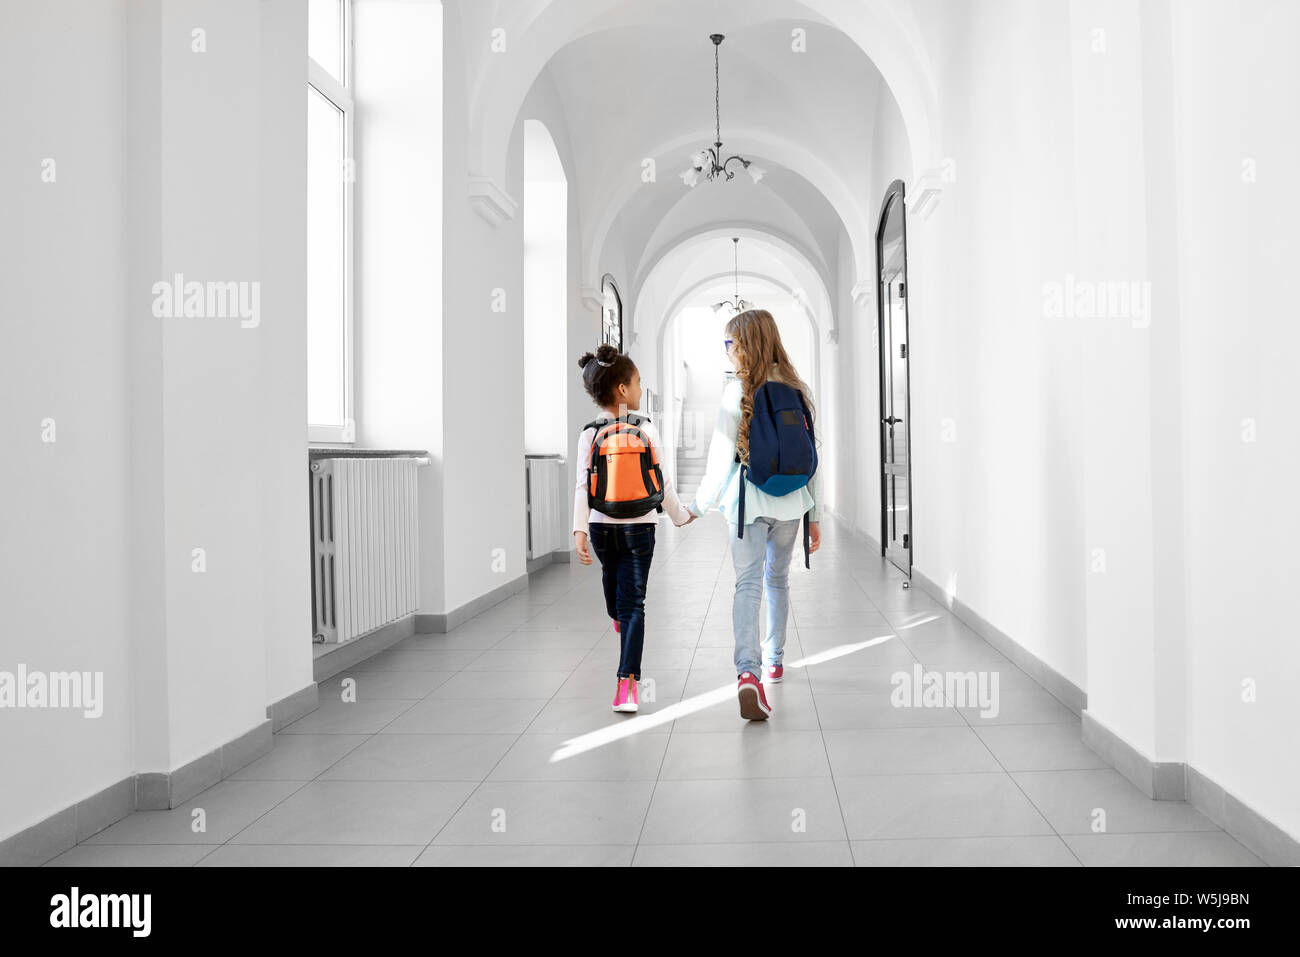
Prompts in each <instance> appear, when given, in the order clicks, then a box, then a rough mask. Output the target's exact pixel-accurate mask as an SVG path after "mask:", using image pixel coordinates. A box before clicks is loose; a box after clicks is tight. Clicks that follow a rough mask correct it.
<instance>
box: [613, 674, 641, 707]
mask: <svg viewBox="0 0 1300 957" xmlns="http://www.w3.org/2000/svg"><path fill="white" fill-rule="evenodd" d="M636 709H637V703H636V678H619V679H618V690H616V691H615V692H614V710H615V711H620V712H631V711H635V710H636Z"/></svg>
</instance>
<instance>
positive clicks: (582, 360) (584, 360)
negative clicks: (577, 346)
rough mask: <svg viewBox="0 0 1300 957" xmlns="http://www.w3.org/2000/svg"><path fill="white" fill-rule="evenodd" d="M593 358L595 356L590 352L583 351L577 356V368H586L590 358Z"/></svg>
mask: <svg viewBox="0 0 1300 957" xmlns="http://www.w3.org/2000/svg"><path fill="white" fill-rule="evenodd" d="M594 358H596V357H595V355H593V354H592V353H590V352H584V353H583V354H582V355H581V356H579V357H578V368H579V369H585V368H587V365H588V364H589V363H590V362H591V360H592V359H594Z"/></svg>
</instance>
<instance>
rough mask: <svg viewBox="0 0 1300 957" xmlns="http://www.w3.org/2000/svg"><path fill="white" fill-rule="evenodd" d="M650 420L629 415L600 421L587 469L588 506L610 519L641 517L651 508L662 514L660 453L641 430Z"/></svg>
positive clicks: (590, 425) (593, 425)
mask: <svg viewBox="0 0 1300 957" xmlns="http://www.w3.org/2000/svg"><path fill="white" fill-rule="evenodd" d="M649 421H650V420H649V418H646V417H644V416H637V415H631V414H629V415H626V416H623V417H621V418H617V419H597V420H596V421H595V422H588V423H587V424H586V425H584V426H583V427H582V428H583V431H586V430H587V429H595V430H596V434H595V435H594V436H593V437H592V440H591V465H590V467H589V468H588V469H587V504H588V505H590V506H591V508H592V509H593V510H595V511H597V512H600V513H601V514H603V515H608V516H609V517H610V518H638V517H640V516H642V515H645V514H646V513H647V512H649V511H650V510H651V509H658V510H659V511H661V512H662V511H663V510H664V508H663V504H662V502H663V500H664V475H663V472H662V471H661V470H660V468H659V454H658V452H656V451H655V447H654V446H653V445H651V444H650V439H649V437H648V436H647V435H646V434H645V432H644V431H643V430H642V429H641V423H643V422H649Z"/></svg>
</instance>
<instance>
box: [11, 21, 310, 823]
mask: <svg viewBox="0 0 1300 957" xmlns="http://www.w3.org/2000/svg"><path fill="white" fill-rule="evenodd" d="M76 14H77V15H75V16H69V15H68V11H67V9H66V8H64V7H61V8H59V10H58V13H57V14H50V13H48V12H47V11H46V10H45V9H44V8H43V7H40V6H32V5H21V6H9V7H6V8H5V12H4V17H5V20H6V22H5V25H4V29H3V30H0V33H2V34H3V35H4V36H5V37H6V38H8V37H13V38H15V39H16V40H17V41H18V42H17V43H15V44H6V49H5V57H4V62H5V68H6V70H8V69H13V70H15V71H16V72H15V77H16V78H17V79H13V80H11V81H10V83H9V84H8V85H9V86H10V87H11V88H15V89H16V88H22V89H26V90H29V91H31V94H30V96H24V97H21V98H20V99H21V100H22V104H21V105H20V106H16V107H15V109H16V110H17V111H18V112H17V114H16V122H15V123H14V128H15V130H16V133H15V142H17V143H20V144H23V147H24V148H23V149H20V150H8V149H7V150H6V151H5V162H6V163H8V162H14V163H16V168H15V169H13V170H12V171H9V170H6V173H9V172H12V175H6V176H5V177H4V180H5V183H6V186H8V185H9V184H15V186H14V189H15V199H16V200H17V203H16V204H15V207H14V208H16V209H19V210H24V211H26V213H25V216H26V219H25V221H24V222H23V223H22V226H21V228H20V229H18V230H17V231H12V232H6V234H5V236H6V239H5V242H6V243H12V244H13V246H14V248H13V250H12V253H13V254H12V255H6V256H5V257H4V259H5V265H6V269H9V268H14V267H18V268H17V269H16V271H15V272H14V274H13V275H12V276H8V275H7V276H6V280H5V289H6V296H7V298H6V305H5V308H6V320H5V324H4V329H5V335H6V337H7V338H8V337H15V338H14V342H13V345H14V348H8V347H7V348H5V350H4V355H5V357H6V360H9V358H10V357H13V358H14V359H19V360H21V362H22V365H20V366H18V367H17V368H14V369H13V370H12V371H10V370H6V373H5V375H4V376H3V378H4V380H5V381H6V383H10V384H12V386H13V387H14V389H15V391H14V394H13V395H12V396H6V397H7V398H9V400H10V403H11V408H13V409H15V410H18V413H19V414H17V415H15V416H13V417H12V419H11V418H10V417H9V416H6V424H8V423H9V422H10V421H12V422H13V423H14V427H15V430H16V431H15V434H14V435H12V436H9V435H6V439H9V440H10V446H11V447H12V448H13V449H15V450H18V454H19V455H20V460H19V461H20V466H19V467H16V468H13V469H10V470H7V472H8V474H7V476H6V481H7V482H10V481H12V482H15V483H22V485H24V486H25V485H26V484H27V483H29V482H30V483H31V484H30V487H17V488H13V489H12V494H10V493H11V490H10V489H8V488H6V490H5V491H6V494H5V500H6V501H9V502H22V503H23V505H24V507H23V510H22V512H21V513H19V514H17V515H15V524H14V525H13V526H10V523H9V521H8V520H6V526H7V527H13V528H15V529H16V533H15V534H12V535H10V534H6V536H5V537H4V544H3V545H2V546H0V547H2V548H3V549H4V550H5V551H4V554H5V567H6V572H7V574H6V575H5V582H4V586H3V587H4V589H5V592H4V601H5V604H6V606H7V608H8V609H9V612H8V613H9V614H10V615H11V619H10V623H9V625H8V626H7V628H6V633H5V637H4V639H3V642H2V643H0V667H3V668H5V669H6V670H11V669H12V668H13V667H14V666H16V664H17V663H19V662H22V663H24V664H27V665H28V667H29V668H40V669H43V670H68V669H72V670H82V671H87V670H89V671H103V672H104V682H105V702H104V715H103V717H102V718H99V719H97V720H87V719H84V718H81V717H80V716H79V715H76V714H74V713H72V712H67V711H55V710H44V711H15V712H8V711H7V712H6V714H5V718H4V721H3V722H2V723H0V734H3V735H4V742H3V751H4V754H5V756H6V762H7V776H8V777H10V778H11V779H12V780H14V781H19V782H22V786H21V787H14V788H5V789H4V792H3V795H0V836H4V835H8V834H10V833H13V832H15V831H18V830H21V829H23V828H24V827H26V826H28V825H30V824H32V823H35V822H36V821H38V820H41V819H43V818H45V817H47V816H49V815H50V814H52V813H54V812H55V811H57V810H59V809H61V808H64V807H67V806H68V805H70V804H72V803H74V802H76V801H78V800H81V799H84V798H86V797H89V796H90V795H92V794H94V793H96V792H98V791H100V790H102V789H103V788H106V787H108V786H110V785H112V784H115V783H117V782H118V781H120V780H121V779H123V778H125V777H128V776H130V775H132V774H134V773H138V772H150V771H170V770H174V769H176V768H177V767H180V766H182V765H184V764H186V763H188V762H189V761H192V760H194V759H196V758H198V757H200V756H202V755H204V754H206V753H207V752H209V751H211V750H213V749H214V748H217V747H219V746H221V745H223V744H226V743H228V742H230V741H231V740H232V739H234V738H237V737H239V736H240V735H242V734H244V733H245V732H248V731H250V730H253V729H254V728H257V727H258V726H260V725H263V724H264V723H265V721H266V708H267V705H268V704H270V703H271V702H272V701H274V700H276V699H277V698H280V697H283V696H285V695H287V694H290V693H293V692H295V691H298V690H300V689H301V688H303V687H304V686H306V685H307V684H309V683H310V680H311V645H310V622H309V605H308V602H309V594H310V586H309V578H308V567H307V563H306V562H305V561H304V560H303V553H304V547H303V546H304V545H305V543H304V541H303V538H302V535H303V533H304V531H305V528H304V527H303V523H302V522H301V517H302V516H303V515H304V514H305V511H306V483H305V482H304V481H303V478H304V477H305V474H304V471H305V468H306V456H305V451H306V441H305V415H306V391H305V356H306V326H305V314H304V312H303V292H304V290H305V282H306V273H305V267H304V259H303V250H302V248H301V241H300V237H301V236H302V231H303V228H304V223H305V217H304V215H303V207H302V203H303V195H304V190H305V183H304V172H303V163H302V156H303V150H304V148H305V120H304V117H303V115H302V112H303V111H302V102H303V89H302V83H303V71H302V70H301V69H300V68H299V67H298V66H297V64H299V63H303V62H304V60H303V58H304V57H305V56H306V21H305V5H303V4H302V3H301V2H300V0H289V2H285V3H280V4H275V5H269V4H260V3H258V2H256V0H240V2H233V3H231V2H226V3H218V2H215V0H209V2H198V0H191V2H176V3H173V2H170V0H169V2H168V3H166V4H161V3H156V2H154V3H146V2H140V3H133V4H130V5H117V6H110V5H105V4H97V3H87V4H84V5H79V8H78V10H77V11H76ZM196 25H201V26H202V27H203V28H204V29H205V30H206V31H207V40H208V47H207V50H206V52H204V53H198V52H192V50H191V42H192V30H194V29H195V27H196ZM230 37H241V38H244V40H243V42H239V43H230V42H227V41H228V38H230ZM42 38H44V39H42ZM28 51H30V52H28ZM87 69H90V70H91V74H92V75H95V76H100V77H103V78H105V81H104V82H99V83H90V84H88V83H86V82H85V76H86V75H87V73H86V70H87ZM113 78H116V80H114V79H113ZM123 94H125V97H124V95H123ZM214 131H215V133H216V135H214ZM45 156H52V157H54V158H55V159H56V161H57V162H58V180H57V182H56V183H54V184H41V183H40V180H39V169H40V167H39V163H40V159H41V158H42V157H45ZM10 157H12V160H11V159H10ZM33 174H34V175H33ZM29 183H31V184H35V188H34V189H33V188H31V187H29V186H28V185H26V184H29ZM10 237H12V238H10ZM175 273H182V274H183V275H184V276H185V277H186V278H187V280H198V281H201V282H208V281H212V282H218V281H220V282H225V281H231V282H248V283H253V282H256V283H260V290H261V301H260V316H259V317H257V322H256V324H255V325H252V326H249V327H247V328H245V327H243V326H242V324H241V320H240V319H239V318H174V317H170V316H164V317H161V318H160V317H157V316H155V315H154V313H153V311H152V306H153V299H154V292H153V290H152V284H153V283H154V282H156V281H159V280H162V279H164V278H168V277H170V276H172V275H173V274H175ZM10 308H16V311H14V312H12V313H11V312H9V310H10ZM20 316H21V317H22V320H23V321H22V322H21V323H20V322H19V321H17V320H18V318H19V317H20ZM33 357H37V361H33ZM6 364H7V365H8V364H9V362H8V361H7V363H6ZM24 409H26V410H27V411H26V412H23V411H22V410H24ZM44 410H52V411H44ZM38 413H39V415H38ZM45 416H53V417H55V419H56V422H57V436H58V441H57V442H56V443H54V444H52V445H42V444H40V443H39V435H40V433H39V423H40V419H41V418H43V417H45ZM28 419H32V420H33V421H34V423H35V424H34V425H33V426H32V428H31V429H28V428H27V427H25V426H24V424H23V423H24V422H25V421H27V420H28ZM33 436H35V437H36V439H35V440H34V439H33ZM196 548H202V549H204V552H205V561H206V570H205V571H203V572H202V573H201V574H200V573H196V572H195V571H194V570H192V569H193V565H192V562H193V556H192V551H193V549H196Z"/></svg>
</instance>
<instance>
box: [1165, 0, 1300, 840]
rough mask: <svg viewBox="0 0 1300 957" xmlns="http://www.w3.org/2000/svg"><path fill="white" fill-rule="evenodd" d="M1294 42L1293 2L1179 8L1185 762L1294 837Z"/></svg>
mask: <svg viewBox="0 0 1300 957" xmlns="http://www.w3.org/2000/svg"><path fill="white" fill-rule="evenodd" d="M1296 36H1300V8H1297V6H1296V5H1295V4H1293V3H1287V2H1282V0H1278V2H1258V0H1257V2H1251V3H1247V4H1244V5H1237V6H1235V7H1232V8H1226V7H1223V6H1221V5H1219V4H1215V3H1210V2H1201V0H1196V2H1187V3H1182V2H1180V3H1177V4H1174V5H1173V49H1174V64H1173V66H1174V83H1175V91H1176V92H1175V99H1174V106H1175V110H1174V122H1175V126H1176V131H1177V134H1176V136H1177V139H1176V142H1177V165H1176V168H1175V170H1174V172H1173V177H1174V181H1175V182H1176V184H1177V193H1178V203H1179V214H1180V243H1179V248H1178V252H1179V275H1180V279H1181V285H1180V290H1179V293H1180V295H1179V300H1180V303H1181V317H1180V319H1181V321H1180V323H1179V326H1180V329H1181V332H1182V353H1181V355H1182V361H1181V373H1182V380H1183V402H1182V404H1181V409H1182V417H1181V424H1182V427H1183V431H1184V435H1185V436H1186V445H1185V450H1186V452H1185V458H1184V461H1183V468H1184V469H1185V482H1186V485H1185V493H1186V502H1185V506H1184V514H1185V517H1186V538H1185V546H1184V547H1185V556H1186V598H1187V640H1188V646H1189V652H1188V657H1189V662H1188V673H1187V678H1188V690H1187V720H1188V755H1187V758H1188V761H1189V763H1190V764H1191V765H1192V766H1193V767H1195V768H1197V769H1198V770H1200V771H1201V772H1203V773H1204V774H1207V775H1209V777H1210V778H1212V779H1213V780H1215V781H1217V782H1219V783H1220V784H1222V785H1223V786H1224V787H1225V788H1227V789H1228V790H1229V791H1230V792H1232V793H1234V794H1236V795H1237V796H1238V797H1240V798H1242V799H1243V800H1246V801H1247V803H1249V804H1252V805H1253V806H1254V807H1255V808H1256V809H1257V810H1258V811H1260V812H1261V813H1263V814H1265V815H1266V816H1268V817H1270V818H1271V819H1272V820H1273V821H1275V822H1277V823H1278V824H1280V825H1282V826H1283V827H1284V828H1286V829H1287V830H1288V831H1289V832H1290V833H1291V834H1292V835H1295V836H1300V767H1298V766H1297V764H1296V762H1295V760H1294V759H1293V758H1294V755H1295V747H1296V745H1295V741H1296V733H1297V730H1298V728H1297V718H1296V710H1295V696H1294V690H1295V687H1296V676H1297V675H1300V646H1297V643H1296V641H1295V640H1294V634H1295V627H1294V624H1293V615H1294V612H1293V610H1292V609H1291V607H1290V604H1289V597H1290V595H1291V594H1292V593H1293V583H1294V582H1295V580H1296V577H1297V575H1300V558H1297V554H1296V550H1295V545H1294V543H1295V542H1296V541H1297V540H1298V539H1300V510H1298V509H1297V507H1296V504H1295V491H1294V488H1295V484H1296V483H1295V476H1296V475H1297V473H1298V472H1300V437H1298V433H1297V431H1296V428H1295V412H1294V410H1296V409H1298V408H1300V379H1298V378H1297V376H1296V374H1295V356H1296V354H1297V352H1300V325H1297V322H1296V310H1295V295H1294V289H1293V284H1294V280H1293V278H1292V277H1293V276H1294V273H1295V263H1296V261H1297V260H1298V259H1300V241H1298V240H1297V238H1296V233H1295V222H1294V215H1288V213H1291V214H1293V213H1294V211H1295V210H1296V209H1300V180H1297V178H1296V176H1295V172H1294V164H1293V163H1292V162H1291V160H1292V159H1293V158H1294V157H1295V156H1296V154H1297V149H1298V148H1300V132H1298V131H1297V126H1296V124H1295V123H1294V122H1293V121H1292V119H1291V117H1293V115H1294V105H1295V104H1294V99H1295V93H1296V91H1297V90H1300V66H1298V61H1297V60H1296V57H1295V55H1294V50H1293V49H1292V48H1293V46H1294V39H1295V37H1296ZM1225 64H1234V68H1232V69H1225V68H1224V67H1225ZM1249 164H1253V166H1254V169H1255V178H1254V179H1253V180H1252V179H1250V168H1251V167H1250V165H1249ZM1252 423H1253V426H1254V428H1255V430H1256V434H1255V437H1254V440H1253V441H1251V440H1250V431H1249V430H1250V428H1251V426H1252ZM1246 681H1253V682H1255V683H1256V684H1257V686H1258V695H1257V697H1258V700H1257V701H1256V702H1255V703H1253V704H1252V703H1246V702H1244V701H1243V700H1242V691H1243V688H1242V684H1243V682H1246Z"/></svg>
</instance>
